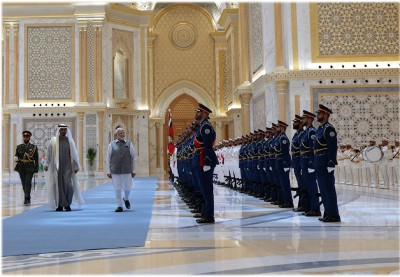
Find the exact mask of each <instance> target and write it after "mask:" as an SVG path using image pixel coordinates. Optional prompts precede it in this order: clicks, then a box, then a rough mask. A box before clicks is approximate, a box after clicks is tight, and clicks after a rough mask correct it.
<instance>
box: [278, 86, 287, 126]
mask: <svg viewBox="0 0 400 277" xmlns="http://www.w3.org/2000/svg"><path fill="white" fill-rule="evenodd" d="M275 85H276V89H277V90H278V95H279V120H282V121H283V122H286V95H287V89H288V81H287V80H276V81H275Z"/></svg>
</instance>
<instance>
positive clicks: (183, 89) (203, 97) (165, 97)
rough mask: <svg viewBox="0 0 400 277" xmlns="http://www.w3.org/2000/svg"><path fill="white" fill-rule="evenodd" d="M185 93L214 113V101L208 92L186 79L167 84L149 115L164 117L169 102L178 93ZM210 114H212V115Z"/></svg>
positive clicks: (177, 95)
mask: <svg viewBox="0 0 400 277" xmlns="http://www.w3.org/2000/svg"><path fill="white" fill-rule="evenodd" d="M183 94H187V95H190V96H191V97H193V98H194V99H196V101H197V102H199V103H202V104H204V105H206V106H207V107H209V108H210V109H211V110H212V111H213V112H215V113H213V114H216V107H215V104H214V101H213V100H212V99H211V97H210V96H209V94H208V93H207V92H206V91H205V90H204V89H203V88H202V87H200V86H199V85H197V84H195V83H193V82H190V81H188V80H181V81H179V82H177V83H175V84H172V85H171V86H169V87H168V88H167V89H166V90H165V91H164V92H163V93H162V94H161V96H160V97H159V98H158V100H157V102H156V103H155V105H154V108H153V110H152V111H151V115H150V116H151V117H158V118H161V117H164V115H165V113H166V112H167V110H168V108H169V107H170V105H171V103H172V102H173V101H174V100H175V99H176V98H177V97H179V96H180V95H183ZM213 114H212V115H213Z"/></svg>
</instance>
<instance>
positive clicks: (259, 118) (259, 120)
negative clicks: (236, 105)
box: [250, 93, 267, 132]
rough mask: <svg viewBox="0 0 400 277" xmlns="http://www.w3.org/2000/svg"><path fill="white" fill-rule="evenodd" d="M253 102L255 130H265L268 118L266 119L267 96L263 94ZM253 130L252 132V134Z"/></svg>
mask: <svg viewBox="0 0 400 277" xmlns="http://www.w3.org/2000/svg"><path fill="white" fill-rule="evenodd" d="M252 101H253V130H258V129H261V130H265V127H266V126H267V124H266V118H265V95H264V93H263V94H261V95H260V96H259V97H257V98H255V99H253V100H252ZM253 130H250V132H252V131H253Z"/></svg>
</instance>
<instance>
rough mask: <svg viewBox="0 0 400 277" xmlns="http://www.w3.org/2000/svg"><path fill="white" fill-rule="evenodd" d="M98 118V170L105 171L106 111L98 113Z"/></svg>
mask: <svg viewBox="0 0 400 277" xmlns="http://www.w3.org/2000/svg"><path fill="white" fill-rule="evenodd" d="M97 118H98V120H99V121H98V122H99V125H98V130H99V167H98V169H97V170H98V171H99V172H103V171H104V157H103V155H104V154H103V153H104V151H103V141H104V140H103V138H104V112H103V111H100V112H98V113H97Z"/></svg>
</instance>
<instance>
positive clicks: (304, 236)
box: [2, 175, 400, 275]
mask: <svg viewBox="0 0 400 277" xmlns="http://www.w3.org/2000/svg"><path fill="white" fill-rule="evenodd" d="M106 182H108V179H105V178H102V177H100V178H85V177H82V178H81V180H80V183H81V187H82V190H86V189H89V188H92V187H94V186H98V185H100V184H104V183H106ZM337 191H338V201H339V209H340V215H341V219H342V222H341V223H322V222H320V221H318V219H317V218H315V217H314V218H309V217H304V216H301V215H299V214H298V213H294V212H293V211H292V210H291V209H280V208H278V207H276V206H273V205H270V204H269V203H266V202H264V201H261V200H259V199H255V198H253V197H251V196H248V195H245V194H243V193H240V192H237V191H232V190H229V189H227V188H225V187H221V186H215V187H214V194H215V219H216V223H215V224H206V225H200V224H197V223H196V221H195V219H194V218H193V217H192V214H191V213H190V211H189V209H188V207H187V206H186V204H185V203H184V202H183V201H182V200H181V199H180V197H179V195H178V194H177V192H176V191H175V189H174V187H173V186H172V185H170V183H169V181H168V180H167V179H166V178H164V177H159V182H158V186H157V191H156V195H155V201H154V206H153V213H152V219H151V223H150V229H149V233H148V236H147V241H146V245H145V246H144V247H132V248H119V249H104V250H90V251H79V252H65V253H49V254H40V255H22V256H13V257H5V258H2V266H3V274H24V275H26V274H37V275H42V274H156V275H164V274H225V275H231V274H244V275H247V274H307V275H314V274H368V275H369V274H395V275H399V274H400V267H399V249H400V248H399V224H400V217H399V215H400V210H399V203H400V202H399V191H398V190H387V189H386V190H384V189H374V188H366V187H354V186H348V185H338V186H337ZM2 203H3V207H2V211H3V219H4V218H7V217H9V216H13V215H16V214H19V213H22V212H25V211H26V210H28V209H32V208H35V207H37V206H41V205H45V203H46V191H45V185H44V182H43V179H42V178H41V177H39V178H38V179H37V180H36V187H35V190H34V192H33V195H32V205H31V206H29V207H25V206H24V205H23V204H22V203H23V196H22V189H21V185H20V184H19V181H18V179H17V178H14V177H13V178H12V177H9V176H8V175H3V185H2ZM83 208H84V206H83ZM137 208H140V207H137ZM116 235H118V234H117V232H116ZM32 239H34V238H32Z"/></svg>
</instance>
